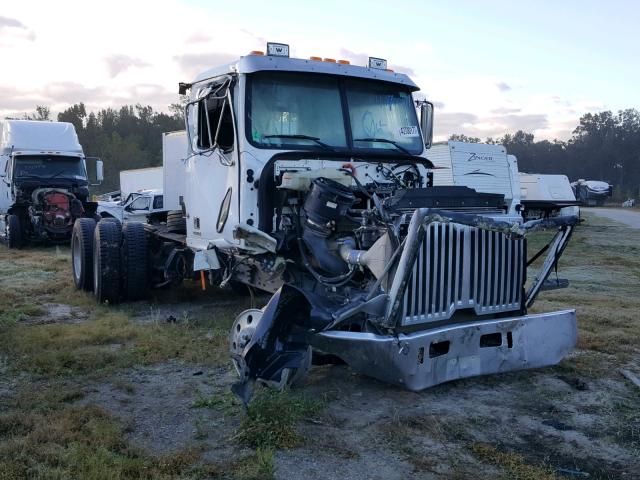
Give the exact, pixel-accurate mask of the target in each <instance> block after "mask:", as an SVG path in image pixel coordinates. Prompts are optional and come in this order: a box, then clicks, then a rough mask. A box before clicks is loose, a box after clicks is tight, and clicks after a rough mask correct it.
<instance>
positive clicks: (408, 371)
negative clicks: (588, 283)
mask: <svg viewBox="0 0 640 480" xmlns="http://www.w3.org/2000/svg"><path fill="white" fill-rule="evenodd" d="M577 330H578V329H577V323H576V314H575V310H563V311H559V312H550V313H540V314H535V315H526V316H519V317H510V318H501V319H497V320H486V321H480V322H474V323H467V324H462V325H452V326H445V327H438V328H433V329H429V330H423V331H419V332H415V333H411V334H408V335H405V334H400V335H398V336H392V335H376V334H372V333H361V332H341V331H325V332H321V333H318V334H316V335H314V336H313V340H312V345H313V347H314V348H316V349H318V350H320V351H322V352H324V353H329V354H333V355H336V356H337V357H340V358H341V359H342V360H344V361H345V362H346V363H347V364H348V365H349V366H350V367H351V368H352V369H354V370H355V371H356V372H358V373H361V374H363V375H367V376H370V377H374V378H377V379H379V380H382V381H383V382H389V383H394V384H397V385H402V386H404V387H406V388H408V389H409V390H422V389H424V388H427V387H431V386H433V385H438V384H439V383H444V382H448V381H450V380H457V379H459V378H466V377H472V376H476V375H486V374H492V373H501V372H508V371H513V370H522V369H525V368H538V367H545V366H549V365H555V364H556V363H558V362H559V361H560V360H562V358H563V357H564V356H565V355H567V353H569V352H570V351H571V350H572V349H573V348H574V347H575V345H576V342H577V336H578V331H577ZM447 342H448V343H447Z"/></svg>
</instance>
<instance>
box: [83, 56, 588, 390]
mask: <svg viewBox="0 0 640 480" xmlns="http://www.w3.org/2000/svg"><path fill="white" fill-rule="evenodd" d="M179 90H180V93H181V94H187V93H188V95H189V101H188V103H187V104H186V107H185V119H186V151H185V152H184V157H183V158H184V162H182V164H181V165H182V168H181V169H179V171H176V172H175V173H173V172H171V173H169V172H168V171H167V170H165V172H164V174H165V182H172V181H174V178H175V179H177V178H178V177H180V181H181V182H183V183H181V185H183V186H182V187H180V188H181V189H182V191H183V199H182V201H181V202H180V203H181V208H182V210H181V211H179V212H178V213H179V214H181V215H182V213H183V218H184V221H185V223H186V231H185V232H184V233H178V232H175V231H169V229H168V228H167V226H164V225H157V226H154V225H143V224H141V223H136V222H125V223H124V224H123V225H122V226H120V224H119V223H117V222H105V221H101V222H99V223H98V224H97V225H96V224H95V222H93V221H92V220H89V219H80V220H78V221H77V222H76V224H75V227H74V237H73V240H72V264H73V275H74V281H75V284H76V286H77V287H78V288H83V289H86V290H94V292H95V296H96V298H97V300H98V301H100V302H118V301H124V300H128V299H137V298H141V297H144V296H145V295H146V293H147V291H148V290H147V289H148V288H163V287H165V288H166V287H170V286H171V285H175V284H178V283H179V282H181V281H183V280H184V279H194V280H200V281H201V282H202V284H203V286H204V285H206V284H209V285H214V286H223V285H226V284H228V283H230V282H236V283H242V284H246V285H247V286H249V287H251V288H256V289H260V290H263V291H267V292H271V293H272V294H273V296H272V297H271V299H270V301H269V302H268V303H267V305H266V306H265V307H264V308H262V309H251V310H247V311H245V312H243V313H241V314H240V315H239V316H238V317H237V319H236V321H235V323H234V325H233V327H232V331H231V333H230V340H229V344H230V351H231V357H232V360H233V363H234V365H235V366H236V369H237V371H238V374H239V376H240V381H239V383H238V384H236V385H235V386H234V391H235V392H236V393H237V394H239V395H240V396H241V397H242V398H243V399H244V400H245V401H246V400H247V399H248V398H249V396H250V385H251V384H252V382H253V381H261V382H266V383H268V384H271V385H275V386H279V387H283V386H285V385H289V384H292V383H295V382H297V381H298V380H299V379H300V378H302V377H303V376H304V374H305V373H306V372H307V370H308V369H309V367H310V365H311V363H312V360H313V361H315V362H321V361H325V360H330V361H335V360H336V359H340V360H341V361H344V362H346V363H347V364H349V365H350V366H351V368H353V369H354V370H356V371H357V372H360V373H362V374H365V375H370V376H372V377H375V378H378V379H380V380H383V381H386V382H391V383H394V384H398V385H402V386H404V387H406V388H409V389H412V390H420V389H423V388H426V387H429V386H431V385H435V384H438V383H441V382H445V381H449V380H454V379H457V378H463V377H468V376H472V375H480V374H488V373H496V372H503V371H509V370H516V369H522V368H533V367H541V366H545V365H552V364H555V363H557V362H558V361H559V360H560V359H561V358H563V357H564V355H566V354H567V353H568V352H569V351H570V350H571V349H572V348H573V347H574V345H575V342H576V335H577V327H576V318H575V311H574V310H571V309H568V310H563V311H556V312H547V313H536V314H529V313H527V309H528V308H529V307H530V306H531V305H532V304H533V302H534V300H535V298H536V296H537V294H538V293H539V291H540V288H541V286H542V284H543V283H544V281H545V279H546V278H547V276H548V274H549V272H550V271H551V270H552V268H553V267H554V266H555V265H556V264H557V261H558V259H559V257H560V255H561V254H562V251H563V249H564V248H565V246H566V245H567V242H568V240H569V238H570V236H571V233H572V231H573V228H574V226H575V225H576V224H577V222H578V219H577V218H575V217H561V218H551V219H538V220H534V221H529V222H524V221H523V219H522V217H521V216H518V215H513V214H512V213H511V212H510V207H507V204H508V203H509V201H510V200H509V199H507V198H506V197H507V195H506V193H504V194H503V193H484V192H478V191H476V190H475V189H474V188H469V187H465V186H456V185H447V186H434V185H433V184H432V181H431V173H432V171H433V167H434V165H433V163H432V161H430V159H429V157H430V155H431V153H430V152H431V150H430V148H431V138H432V128H433V105H432V104H431V103H430V102H426V101H421V102H416V101H415V100H414V98H413V93H414V92H416V91H417V90H418V87H417V85H415V83H413V81H412V80H411V79H410V78H409V77H408V76H406V75H404V74H400V73H395V72H393V71H391V70H389V69H388V68H387V62H386V61H385V60H383V59H379V58H373V57H372V58H370V59H369V63H368V65H365V66H357V65H351V64H349V62H347V61H335V60H331V59H328V58H327V59H324V60H323V59H321V58H317V57H312V58H310V59H296V58H290V57H289V47H288V45H283V44H268V45H267V52H266V55H265V54H264V53H263V52H253V53H252V54H250V55H248V56H245V57H241V58H240V59H238V60H237V61H235V62H232V63H230V64H227V65H222V66H219V67H216V68H213V69H211V70H208V71H206V72H203V73H202V74H201V75H199V76H198V77H197V78H196V79H195V80H194V81H193V82H191V83H188V84H180V89H179ZM416 107H417V109H418V110H419V111H420V117H418V116H417V114H416ZM501 155H503V156H504V152H501ZM165 184H166V183H165ZM516 193H517V192H513V191H511V194H512V195H514V194H516ZM545 228H546V229H550V230H551V231H552V232H554V233H555V234H554V235H553V236H552V237H553V238H552V239H551V242H550V245H549V247H550V248H549V253H548V255H547V257H546V259H545V261H544V262H543V265H542V267H541V269H540V271H539V272H538V274H537V276H536V279H535V281H534V282H532V284H531V285H530V286H528V288H527V289H526V290H525V282H526V278H527V259H528V254H527V248H526V245H527V243H526V240H525V237H526V235H527V234H529V233H530V232H532V231H535V230H538V229H545Z"/></svg>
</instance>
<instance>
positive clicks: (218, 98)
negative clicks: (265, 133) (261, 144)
mask: <svg viewBox="0 0 640 480" xmlns="http://www.w3.org/2000/svg"><path fill="white" fill-rule="evenodd" d="M227 91H228V90H227V87H224V88H220V89H218V90H216V89H215V88H214V90H213V92H212V93H211V94H209V95H208V96H207V97H205V98H203V99H202V100H200V101H199V102H198V147H199V148H201V149H208V148H214V147H219V148H220V149H221V150H222V151H224V152H230V151H232V150H233V144H234V134H233V116H232V114H231V104H230V102H229V98H228V95H227Z"/></svg>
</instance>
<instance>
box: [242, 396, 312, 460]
mask: <svg viewBox="0 0 640 480" xmlns="http://www.w3.org/2000/svg"><path fill="white" fill-rule="evenodd" d="M322 407H323V402H322V401H319V400H316V399H311V398H308V397H306V396H304V395H302V394H300V393H298V392H295V391H292V390H284V391H282V392H278V391H275V390H272V389H269V388H261V389H259V390H258V391H257V392H256V393H255V396H254V398H253V400H252V401H251V403H250V404H249V408H248V410H247V414H246V416H245V417H244V418H243V419H242V421H241V423H240V427H239V429H238V433H237V435H236V438H237V439H238V440H239V442H240V443H241V444H244V445H247V446H250V447H253V448H262V449H278V448H294V447H298V446H300V445H302V444H303V443H304V439H303V438H302V436H301V435H300V434H299V433H298V431H297V430H296V428H295V425H296V423H297V422H299V421H301V420H305V419H308V418H310V417H313V416H314V415H315V414H317V413H318V412H319V411H320V410H321V409H322Z"/></svg>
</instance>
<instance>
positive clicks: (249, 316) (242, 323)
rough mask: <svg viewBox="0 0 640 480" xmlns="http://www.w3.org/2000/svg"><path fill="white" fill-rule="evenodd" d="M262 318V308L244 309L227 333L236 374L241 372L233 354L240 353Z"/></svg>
mask: <svg viewBox="0 0 640 480" xmlns="http://www.w3.org/2000/svg"><path fill="white" fill-rule="evenodd" d="M261 319H262V310H259V309H257V308H252V309H249V310H245V311H244V312H242V313H241V314H240V315H238V316H237V317H236V319H235V321H234V322H233V325H232V327H231V333H230V334H229V349H230V351H231V360H232V362H233V367H234V368H235V369H236V373H237V374H238V376H240V375H241V374H242V372H241V369H240V365H238V362H237V361H236V359H235V358H233V356H234V355H241V354H242V351H243V350H244V347H246V346H247V344H248V343H249V342H250V341H251V338H252V337H253V334H254V333H255V331H256V328H257V326H258V324H259V323H260V320H261Z"/></svg>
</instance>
